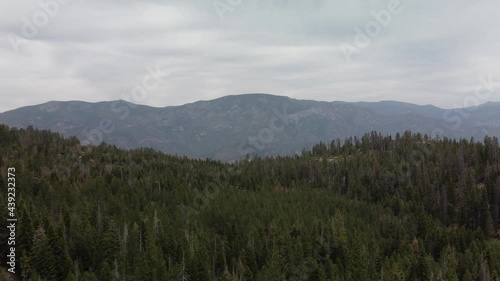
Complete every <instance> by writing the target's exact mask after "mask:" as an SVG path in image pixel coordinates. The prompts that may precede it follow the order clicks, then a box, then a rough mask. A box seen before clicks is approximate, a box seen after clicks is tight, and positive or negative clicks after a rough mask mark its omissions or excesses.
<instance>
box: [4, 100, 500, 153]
mask: <svg viewBox="0 0 500 281" xmlns="http://www.w3.org/2000/svg"><path fill="white" fill-rule="evenodd" d="M0 123H3V124H6V125H8V126H11V127H21V128H25V127H28V126H33V127H35V128H39V129H48V130H51V131H54V132H59V133H61V134H62V135H63V136H66V137H69V136H76V137H78V138H79V139H80V140H81V141H82V143H84V144H94V145H97V144H99V143H101V142H106V143H111V144H114V145H116V146H118V147H121V148H126V149H129V148H137V147H151V148H154V149H156V150H160V151H163V152H166V153H170V154H177V155H183V156H187V157H192V158H211V159H216V160H222V161H233V160H237V159H241V158H243V157H245V155H247V154H248V153H256V154H258V155H261V156H273V155H292V154H295V153H299V152H300V151H302V149H304V148H307V149H309V148H311V146H312V145H314V144H316V143H319V142H320V141H323V142H326V143H330V142H331V141H332V140H334V139H337V138H339V139H340V140H343V139H344V138H346V137H350V136H362V135H363V134H365V133H368V132H371V131H379V132H381V133H382V134H391V135H395V134H396V133H398V132H404V131H406V130H411V131H412V132H420V133H423V134H428V135H431V136H436V135H439V136H441V137H444V136H446V137H450V138H467V139H469V138H471V137H473V138H475V139H476V140H482V139H483V138H484V137H485V136H486V135H489V136H497V137H498V136H500V103H495V102H488V103H485V104H482V105H479V106H476V107H468V108H460V109H442V108H439V107H436V106H432V105H415V104H410V103H403V102H396V101H381V102H352V103H348V102H324V101H313V100H297V99H292V98H289V97H284V96H275V95H269V94H243V95H231V96H225V97H222V98H218V99H214V100H210V101H197V102H194V103H189V104H185V105H181V106H167V107H162V108H158V107H150V106H145V105H137V104H133V103H130V102H127V101H123V100H118V101H109V102H98V103H88V102H82V101H65V102H62V101H51V102H48V103H44V104H40V105H35V106H26V107H21V108H18V109H15V110H11V111H7V112H4V113H1V114H0Z"/></svg>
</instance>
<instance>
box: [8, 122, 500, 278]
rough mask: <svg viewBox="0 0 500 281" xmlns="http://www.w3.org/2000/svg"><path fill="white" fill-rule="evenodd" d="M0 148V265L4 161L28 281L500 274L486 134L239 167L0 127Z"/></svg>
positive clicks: (496, 193) (338, 145)
mask: <svg viewBox="0 0 500 281" xmlns="http://www.w3.org/2000/svg"><path fill="white" fill-rule="evenodd" d="M0 145H1V146H0V175H1V177H0V187H1V189H0V190H1V192H0V210H2V211H1V212H0V214H1V215H0V217H1V219H0V236H1V237H2V243H3V244H2V245H1V255H2V256H1V258H2V261H1V262H2V263H1V264H2V267H5V266H6V255H7V253H8V247H10V246H8V245H7V244H6V243H4V241H6V239H4V238H5V237H7V236H8V235H9V233H8V229H7V226H6V224H7V215H8V211H7V202H8V201H7V182H8V180H7V171H8V168H9V167H13V168H15V177H16V206H17V209H16V210H15V211H16V214H17V218H18V221H17V229H16V239H17V241H16V242H17V243H16V252H17V260H18V268H17V271H16V272H17V273H18V276H19V277H23V280H67V281H70V280H80V281H90V280H101V281H110V280H155V281H156V280H162V281H163V280H200V281H206V280H238V281H240V280H245V281H249V280H255V281H257V280H262V281H274V280H318V281H319V280H320V281H324V280H500V277H499V274H500V240H498V239H499V233H500V232H499V229H500V177H499V175H500V164H499V160H500V159H499V158H500V151H499V144H498V139H496V138H488V137H487V138H485V139H484V140H479V141H475V140H451V139H432V138H429V137H427V136H425V135H420V134H412V133H410V132H405V133H402V134H401V135H399V134H398V135H396V136H392V137H391V136H383V135H381V134H378V133H371V134H367V135H365V136H364V137H362V138H355V139H346V140H338V139H337V140H334V141H332V143H330V144H324V143H320V144H317V145H315V146H314V147H313V148H312V149H311V151H303V153H302V155H301V156H293V157H273V158H259V157H255V156H248V157H247V158H246V159H245V160H242V161H239V162H237V163H234V164H226V163H221V162H217V161H212V160H193V159H188V158H180V157H174V156H169V155H165V154H162V153H160V152H156V151H154V150H151V149H136V150H130V151H127V150H121V149H118V148H116V147H115V146H110V145H105V144H102V145H99V146H82V145H81V144H80V141H79V140H78V139H76V138H70V139H64V138H62V137H61V136H59V135H57V134H54V133H51V132H49V131H39V130H34V129H33V128H28V129H20V130H17V129H9V128H8V127H6V126H3V125H2V126H0ZM0 278H2V277H0Z"/></svg>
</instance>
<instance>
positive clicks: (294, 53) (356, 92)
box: [0, 0, 500, 112]
mask: <svg viewBox="0 0 500 281" xmlns="http://www.w3.org/2000/svg"><path fill="white" fill-rule="evenodd" d="M391 5H393V6H394V5H397V7H398V11H400V12H398V13H391V12H390V11H391V10H390V7H391ZM2 6H3V7H2V10H3V11H7V13H6V15H5V16H2V18H1V19H0V38H1V39H2V40H0V85H1V86H2V96H1V99H2V102H1V103H0V111H1V112H3V111H6V110H10V109H14V108H17V107H20V106H24V105H31V104H38V103H43V102H46V101H49V100H85V101H102V100H116V99H127V100H129V101H132V102H136V103H141V104H147V105H152V106H167V105H180V104H184V103H188V102H193V101H196V100H200V99H205V100H206V99H213V98H217V97H220V96H224V95H228V94H238V93H255V92H258V93H262V92H263V93H272V94H277V95H287V96H291V97H294V98H299V99H315V100H326V101H334V100H343V101H360V100H363V101H378V100H398V101H406V102H412V103H417V104H434V105H437V106H441V107H445V108H450V107H457V106H461V105H462V104H463V103H464V100H466V98H467V97H469V96H471V95H474V89H475V88H476V87H477V85H478V84H479V83H480V82H479V77H480V76H483V77H487V76H488V75H492V77H493V80H494V81H499V82H500V36H499V35H500V34H499V33H500V29H498V28H497V26H500V18H499V17H498V16H497V11H498V10H499V8H500V2H496V1H488V0H480V1H476V2H471V1H466V0H442V1H439V2H436V3H435V2H430V1H426V2H424V1H417V0H413V1H412V0H384V1H382V0H357V1H352V0H330V1H329V0H315V1H300V0H269V1H264V0H186V1H180V0H179V1H152V0H150V1H130V0H122V1H118V0H40V1H31V0H30V1H21V2H20V1H7V3H2ZM374 15H381V16H380V17H381V18H382V19H383V20H385V22H383V21H380V19H379V21H377V20H376V16H374ZM383 16H386V17H385V18H384V17H383ZM387 16H389V18H388V17H387ZM377 27H378V29H377ZM370 28H371V29H370ZM359 31H361V34H360V33H359ZM370 32H371V33H370ZM372 35H373V36H372ZM360 36H361V37H360ZM362 36H365V37H364V39H366V38H368V39H369V42H368V43H366V42H362V43H363V44H361V45H360V44H359V43H360V42H359V41H360V40H359V39H360V38H363V37H362ZM342 46H351V47H353V48H354V49H350V51H351V53H350V54H351V55H348V56H347V57H346V50H345V48H342ZM155 71H156V72H161V73H166V72H168V76H165V77H161V79H157V80H154V81H156V82H158V83H155V87H150V88H149V89H147V91H146V93H145V94H143V95H141V96H140V97H138V95H137V93H135V95H134V89H136V90H137V87H138V86H141V85H143V83H144V80H145V79H147V78H145V77H149V76H151V72H155ZM153 76H154V74H153ZM152 81H153V80H152ZM495 85H497V86H498V87H499V89H498V91H497V93H500V83H497V82H495ZM145 88H147V87H145ZM488 100H493V101H500V98H499V95H492V96H490V97H488ZM488 100H481V102H486V101H488Z"/></svg>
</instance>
